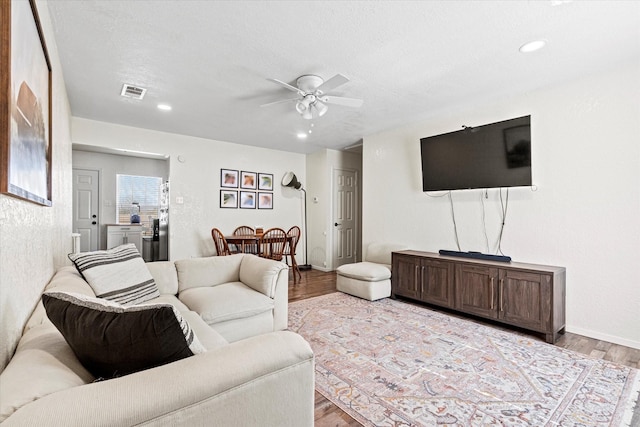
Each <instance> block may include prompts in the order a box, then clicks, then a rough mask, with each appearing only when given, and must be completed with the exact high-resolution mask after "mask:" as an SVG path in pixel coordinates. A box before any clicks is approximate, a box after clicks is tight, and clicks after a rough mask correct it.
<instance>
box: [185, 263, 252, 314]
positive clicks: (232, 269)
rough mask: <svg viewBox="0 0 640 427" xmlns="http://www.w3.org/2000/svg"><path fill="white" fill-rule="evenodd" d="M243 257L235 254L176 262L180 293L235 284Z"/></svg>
mask: <svg viewBox="0 0 640 427" xmlns="http://www.w3.org/2000/svg"><path fill="white" fill-rule="evenodd" d="M244 256H245V255H244V254H235V255H229V256H212V257H204V258H190V259H182V260H179V261H176V262H175V264H176V270H177V271H178V286H179V289H180V292H183V291H185V290H187V289H190V288H199V287H209V286H217V285H221V284H223V283H229V282H237V281H238V280H240V279H239V277H240V263H241V262H242V257H244ZM187 305H188V304H187Z"/></svg>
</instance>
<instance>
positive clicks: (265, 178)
mask: <svg viewBox="0 0 640 427" xmlns="http://www.w3.org/2000/svg"><path fill="white" fill-rule="evenodd" d="M258 190H268V191H273V174H272V173H259V174H258Z"/></svg>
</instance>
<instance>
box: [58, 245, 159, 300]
mask: <svg viewBox="0 0 640 427" xmlns="http://www.w3.org/2000/svg"><path fill="white" fill-rule="evenodd" d="M69 259H71V261H72V262H73V263H74V264H75V266H76V269H77V270H78V272H79V273H80V274H81V275H82V277H84V279H85V280H86V281H87V283H89V286H91V288H92V289H93V292H94V293H95V294H96V296H97V297H98V298H104V299H107V300H110V301H114V302H117V303H118V304H122V305H124V306H130V305H135V304H140V303H142V302H145V301H149V300H151V299H154V298H157V297H159V296H160V291H159V290H158V285H156V282H155V281H154V280H153V277H152V276H151V273H150V272H149V269H148V268H147V266H146V265H145V264H144V260H143V259H142V257H141V256H140V252H138V249H136V245H134V244H133V243H129V244H126V245H121V246H118V247H115V248H113V249H109V250H106V251H95V252H80V253H77V254H69Z"/></svg>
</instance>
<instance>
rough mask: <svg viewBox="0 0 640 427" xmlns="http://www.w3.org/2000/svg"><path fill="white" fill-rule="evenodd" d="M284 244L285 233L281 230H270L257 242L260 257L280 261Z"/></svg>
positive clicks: (285, 241)
mask: <svg viewBox="0 0 640 427" xmlns="http://www.w3.org/2000/svg"><path fill="white" fill-rule="evenodd" d="M286 244H287V233H286V232H285V231H284V230H283V229H282V228H270V229H268V230H267V231H265V232H264V234H263V235H262V236H261V237H260V240H258V247H259V248H260V256H261V257H263V258H270V259H275V260H276V261H282V254H283V253H284V249H285V246H286Z"/></svg>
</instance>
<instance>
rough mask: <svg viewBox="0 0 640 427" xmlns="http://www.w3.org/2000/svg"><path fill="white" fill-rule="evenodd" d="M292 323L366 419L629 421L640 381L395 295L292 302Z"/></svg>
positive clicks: (349, 407)
mask: <svg viewBox="0 0 640 427" xmlns="http://www.w3.org/2000/svg"><path fill="white" fill-rule="evenodd" d="M289 329H290V330H292V331H295V332H298V333H299V334H301V335H302V336H303V337H305V339H306V340H307V341H309V343H310V344H311V347H312V348H313V351H314V352H315V354H316V390H318V391H319V392H320V393H321V394H322V395H324V396H325V397H326V398H327V399H329V400H330V401H332V402H334V403H335V404H336V405H338V406H339V407H340V408H341V409H342V410H344V411H345V412H347V413H348V414H349V415H351V416H352V417H353V418H355V419H356V420H357V421H359V422H360V423H362V424H363V425H365V426H396V427H397V426H436V425H447V426H627V425H631V423H632V417H633V412H634V408H635V404H636V401H637V399H638V391H639V389H640V373H639V372H640V371H638V370H637V369H633V368H629V367H626V366H622V365H618V364H615V363H611V362H607V361H604V360H600V359H593V358H589V357H587V356H584V355H581V354H578V353H575V352H572V351H569V350H565V349H563V348H560V347H555V346H553V345H549V344H546V343H544V342H542V341H540V340H537V339H536V338H535V337H531V336H527V335H524V334H522V335H521V334H517V333H514V332H507V331H502V330H500V329H497V328H492V327H490V326H486V325H481V324H478V323H475V322H472V321H469V320H465V319H459V318H456V317H452V316H447V315H446V314H442V313H438V312H435V311H432V310H429V309H427V308H424V307H418V306H414V305H411V304H407V303H403V302H400V301H394V300H391V299H383V300H380V301H377V302H370V301H365V300H362V299H359V298H355V297H352V296H349V295H345V294H342V293H333V294H330V295H324V296H320V297H316V298H311V299H307V300H302V301H297V302H293V303H291V304H289ZM636 416H637V415H636ZM633 422H634V423H635V419H634V421H633Z"/></svg>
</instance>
